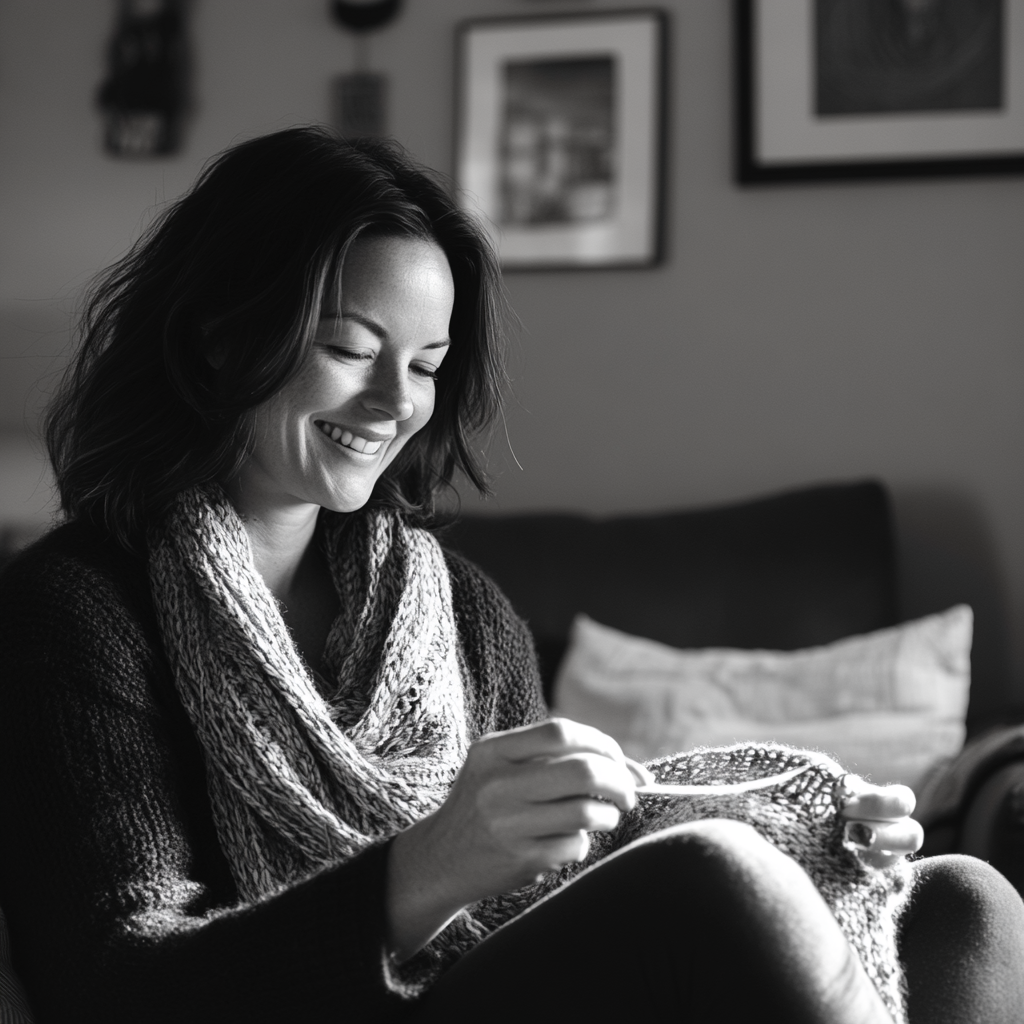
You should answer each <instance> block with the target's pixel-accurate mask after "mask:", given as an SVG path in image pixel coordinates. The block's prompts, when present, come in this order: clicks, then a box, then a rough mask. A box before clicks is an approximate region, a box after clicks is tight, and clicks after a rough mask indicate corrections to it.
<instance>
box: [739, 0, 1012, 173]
mask: <svg viewBox="0 0 1024 1024" xmlns="http://www.w3.org/2000/svg"><path fill="white" fill-rule="evenodd" d="M735 18H736V80H737V90H736V98H737V119H736V129H737V138H736V156H737V161H736V165H737V177H738V179H739V181H741V182H743V183H756V182H770V181H787V180H789V181H792V180H814V179H828V178H856V177H895V176H908V175H942V174H972V173H973V174H985V173H1019V172H1021V171H1024V0H735Z"/></svg>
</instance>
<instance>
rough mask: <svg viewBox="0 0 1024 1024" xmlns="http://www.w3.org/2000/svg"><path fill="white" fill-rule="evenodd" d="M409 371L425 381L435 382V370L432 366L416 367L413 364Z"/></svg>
mask: <svg viewBox="0 0 1024 1024" xmlns="http://www.w3.org/2000/svg"><path fill="white" fill-rule="evenodd" d="M410 369H411V370H412V372H413V373H415V374H416V375H417V376H418V377H425V378H427V380H437V370H436V369H435V368H434V367H433V366H417V365H416V364H415V363H413V364H412V365H411V366H410Z"/></svg>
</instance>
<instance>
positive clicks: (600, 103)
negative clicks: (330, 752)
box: [455, 9, 666, 270]
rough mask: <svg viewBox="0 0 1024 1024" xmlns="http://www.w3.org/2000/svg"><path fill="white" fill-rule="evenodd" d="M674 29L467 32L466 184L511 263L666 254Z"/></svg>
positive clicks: (594, 22) (540, 27) (544, 22)
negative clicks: (668, 65)
mask: <svg viewBox="0 0 1024 1024" xmlns="http://www.w3.org/2000/svg"><path fill="white" fill-rule="evenodd" d="M665 34H666V33H665V15H664V14H663V13H662V12H660V11H654V10H639V9H638V10H631V11H622V12H601V13H599V14H593V15H589V14H587V15H551V16H549V17H531V18H497V19H488V20H484V21H470V22H465V23H464V24H462V25H460V26H459V30H458V84H457V89H458V98H457V121H456V139H455V146H456V153H455V167H456V177H457V179H458V183H459V185H460V186H461V189H462V194H463V197H464V199H463V201H464V203H465V205H466V207H467V209H468V210H469V211H470V212H471V213H472V214H473V215H474V216H476V217H477V218H478V219H479V221H480V222H481V224H482V225H483V226H484V228H485V229H486V231H487V232H488V234H489V235H490V236H491V238H492V240H493V242H494V244H495V247H496V249H497V251H498V253H499V255H500V257H501V262H502V265H503V266H504V267H505V268H506V269H509V270H514V269H530V270H534V269H558V268H579V267H643V266H650V265H651V264H654V263H656V262H657V261H658V260H659V258H660V255H661V217H660V205H661V187H662V177H663V176H662V152H663V134H664V123H663V121H664V81H663V76H664V73H665V71H664V69H665V56H664V47H665Z"/></svg>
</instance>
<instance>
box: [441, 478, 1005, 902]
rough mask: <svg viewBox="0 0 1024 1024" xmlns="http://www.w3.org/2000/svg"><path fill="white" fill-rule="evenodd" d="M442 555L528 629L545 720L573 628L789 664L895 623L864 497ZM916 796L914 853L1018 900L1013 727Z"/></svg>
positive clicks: (854, 490)
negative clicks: (470, 569) (920, 844)
mask: <svg viewBox="0 0 1024 1024" xmlns="http://www.w3.org/2000/svg"><path fill="white" fill-rule="evenodd" d="M442 543H444V544H445V545H446V546H447V547H449V548H451V549H453V550H455V551H457V552H459V553H461V554H463V555H464V556H466V557H467V558H469V559H470V560H471V561H473V562H475V563H477V564H478V565H479V566H481V567H482V568H483V569H484V570H485V571H486V572H487V573H488V574H489V575H490V576H491V577H492V578H493V579H494V580H496V581H497V583H498V584H499V585H500V586H501V588H502V589H503V590H504V592H505V593H506V595H507V596H508V597H509V599H510V601H511V603H512V605H513V607H514V608H515V609H516V611H517V612H518V613H519V614H520V615H521V616H522V617H523V618H524V619H525V620H526V622H527V623H528V625H529V627H530V629H531V631H532V632H533V636H534V640H535V642H536V647H537V653H538V659H539V662H540V667H541V675H542V679H543V682H544V689H545V697H546V698H547V700H548V702H549V704H550V703H551V701H552V696H553V685H554V681H555V678H556V675H557V673H558V670H559V666H560V664H562V663H563V660H564V659H565V657H566V650H567V648H568V646H569V642H570V633H571V630H572V626H573V621H574V619H575V617H576V616H577V615H578V614H580V613H583V614H584V615H586V616H588V617H590V618H591V619H593V620H595V621H596V622H598V623H601V624H603V625H604V626H608V627H612V628H613V629H615V630H621V631H622V632H623V633H626V634H631V635H634V636H637V637H643V638H649V639H650V640H655V641H659V642H661V643H662V644H667V645H670V646H671V647H673V648H682V649H705V648H747V649H749V648H767V649H772V650H778V651H796V650H798V649H801V648H810V647H815V646H817V645H825V644H830V643H832V642H834V641H837V640H840V639H841V638H843V637H850V636H855V635H859V634H869V633H872V632H873V631H877V630H883V629H885V628H886V627H892V626H895V625H896V624H897V623H899V621H900V610H899V600H898V578H897V569H896V564H897V563H896V550H895V540H894V529H893V518H892V510H891V504H890V500H889V497H888V494H887V492H886V490H885V488H884V486H883V485H881V484H880V483H877V482H874V481H862V482H854V483H841V484H829V485H823V486H816V487H809V488H804V489H800V490H795V491H791V492H788V493H783V494H778V495H774V496H770V497H765V498H760V499H757V500H753V501H746V502H742V503H737V504H730V505H726V506H722V507H716V508H707V509H697V510H687V511H670V512H664V513H658V514H643V515H620V516H614V517H610V518H603V519H597V518H592V517H589V516H585V515H577V514H569V513H527V514H509V515H476V516H473V515H466V516H464V517H463V518H462V519H461V520H459V521H457V522H456V523H455V524H454V525H452V526H450V527H449V528H448V529H447V530H446V531H445V532H444V533H443V534H442ZM981 703H982V704H983V705H984V704H985V703H986V701H985V700H984V699H982V700H981ZM930 781H931V785H930V788H929V789H928V792H927V793H926V794H925V800H924V803H923V804H922V807H921V809H922V812H923V817H922V820H923V823H924V824H925V826H926V843H925V848H924V851H923V852H924V853H925V854H933V853H943V852H953V851H963V852H968V853H972V854H975V855H978V856H982V857H984V858H986V859H989V860H990V861H991V862H992V863H993V864H995V866H996V867H998V868H999V869H1000V870H1002V871H1003V873H1004V874H1005V875H1007V877H1008V878H1010V880H1011V881H1012V882H1013V883H1014V884H1015V885H1016V886H1018V888H1019V889H1020V890H1021V891H1022V892H1024V727H1021V728H1017V727H1012V726H1009V727H1002V728H1000V729H998V730H994V731H992V732H989V733H984V734H982V735H981V736H978V737H975V738H972V740H971V741H970V742H969V743H968V744H967V746H966V747H965V749H964V751H963V752H962V753H961V755H960V756H959V757H957V758H954V759H953V760H952V761H950V762H949V763H948V764H944V765H943V767H942V768H941V769H939V770H937V771H936V772H935V773H934V777H933V778H932V779H931V780H930ZM924 804H927V806H924Z"/></svg>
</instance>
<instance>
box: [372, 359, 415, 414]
mask: <svg viewBox="0 0 1024 1024" xmlns="http://www.w3.org/2000/svg"><path fill="white" fill-rule="evenodd" d="M364 404H365V405H366V407H367V408H368V409H370V410H371V411H372V412H374V413H375V414H377V415H383V416H384V418H385V419H389V420H398V421H401V420H407V419H409V417H410V416H412V414H413V413H414V412H415V411H416V406H415V404H414V403H413V400H412V392H411V391H410V389H409V379H408V376H407V371H406V370H405V368H404V367H401V366H398V365H397V364H395V363H393V362H392V361H391V360H384V359H378V360H377V362H376V364H375V366H374V374H373V381H372V383H371V386H370V390H369V393H368V394H367V395H366V397H365V399H364Z"/></svg>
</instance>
